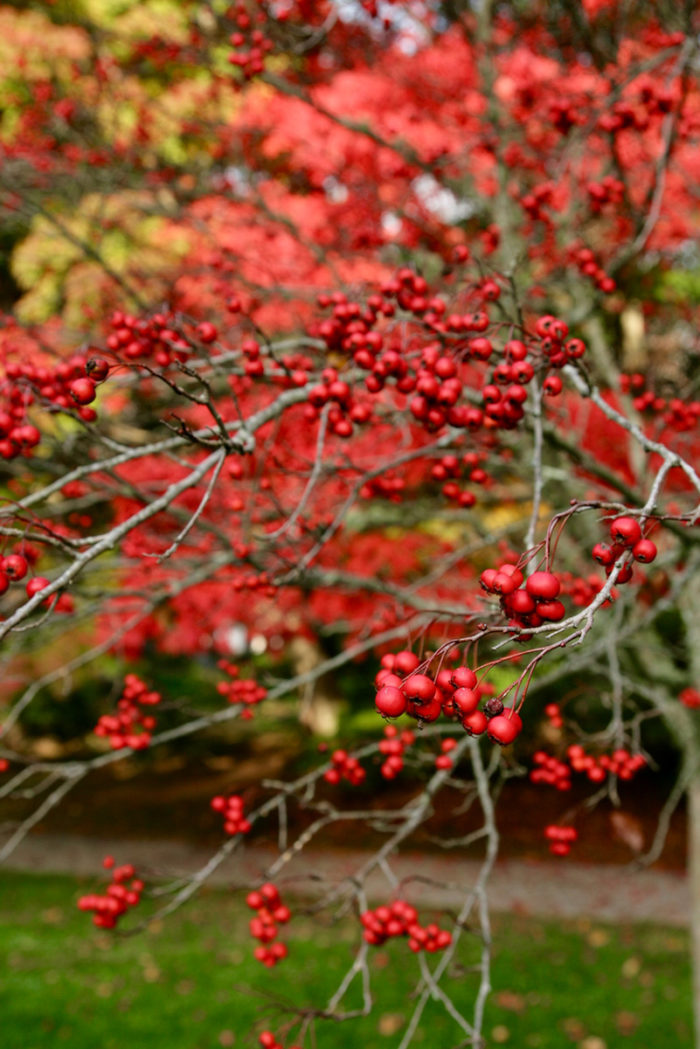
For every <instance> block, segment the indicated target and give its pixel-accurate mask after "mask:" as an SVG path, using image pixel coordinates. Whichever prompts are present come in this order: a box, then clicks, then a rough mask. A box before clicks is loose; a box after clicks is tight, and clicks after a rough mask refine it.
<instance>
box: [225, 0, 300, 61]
mask: <svg viewBox="0 0 700 1049" xmlns="http://www.w3.org/2000/svg"><path fill="white" fill-rule="evenodd" d="M256 6H257V8H258V10H256V11H255V14H254V15H251V13H250V10H249V8H248V7H246V5H245V4H244V3H242V2H241V0H238V3H236V4H232V5H231V7H229V9H228V10H227V12H226V17H227V18H228V19H229V20H230V21H232V22H233V24H234V25H235V27H236V28H235V30H234V32H233V33H231V35H230V37H229V41H230V43H231V45H232V47H233V48H234V50H233V52H232V53H231V54H230V55H229V56H228V60H229V62H230V63H231V65H232V66H236V67H237V68H238V69H240V71H241V73H242V74H243V79H244V80H252V79H253V77H255V76H259V75H260V73H262V71H263V69H264V59H265V55H266V54H269V52H270V51H272V50H273V49H274V46H275V45H274V43H273V41H272V40H270V39H269V37H267V36H266V35H265V33H263V31H262V29H260V26H263V25H265V24H266V22H267V17H266V15H265V11H264V8H263V7H262V5H256ZM275 17H276V20H278V21H280V22H281V21H284V20H285V17H286V16H285V13H284V11H281V10H278V12H277V14H276V16H275ZM256 26H257V28H255V27H256Z"/></svg>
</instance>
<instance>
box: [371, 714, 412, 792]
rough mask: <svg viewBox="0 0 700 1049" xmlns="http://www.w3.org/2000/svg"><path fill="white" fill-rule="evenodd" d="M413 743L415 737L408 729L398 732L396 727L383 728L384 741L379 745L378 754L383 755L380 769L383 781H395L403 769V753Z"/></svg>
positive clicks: (387, 726)
mask: <svg viewBox="0 0 700 1049" xmlns="http://www.w3.org/2000/svg"><path fill="white" fill-rule="evenodd" d="M415 741H416V737H415V736H414V734H413V733H412V732H411V730H410V729H404V730H403V732H399V730H398V729H397V728H396V725H386V726H385V728H384V739H383V740H381V742H380V744H379V753H380V754H383V755H384V761H383V762H382V765H381V769H380V771H381V774H382V776H383V777H384V779H396V777H397V776H398V774H399V772H401V771H402V769H403V755H404V751H405V750H406V747H410V746H411V744H412V743H415Z"/></svg>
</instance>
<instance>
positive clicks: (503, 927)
mask: <svg viewBox="0 0 700 1049" xmlns="http://www.w3.org/2000/svg"><path fill="white" fill-rule="evenodd" d="M95 887H96V885H95V883H94V882H93V883H91V884H90V885H89V886H88V885H86V884H85V883H82V884H81V885H78V884H77V883H76V882H75V880H72V879H69V878H65V877H56V876H46V875H40V876H36V875H27V874H8V873H4V874H3V875H2V878H1V880H0V900H1V901H2V903H1V904H0V939H1V940H2V943H3V947H4V954H5V957H6V958H7V960H8V962H9V966H8V971H7V974H6V977H5V978H4V980H3V986H2V989H1V990H0V1009H2V1016H3V1026H2V1032H3V1033H2V1045H3V1049H49V1047H51V1049H55V1046H57V1045H70V1047H71V1049H94V1046H96V1045H99V1046H100V1047H101V1049H123V1047H124V1046H127V1045H128V1046H129V1049H166V1047H167V1049H211V1047H217V1046H220V1045H221V1046H226V1045H234V1044H235V1045H237V1046H238V1045H252V1044H254V1042H253V1039H252V1037H251V1036H249V1035H248V1031H249V1030H251V1028H255V1025H257V1028H255V1029H257V1030H258V1031H259V1030H260V1029H262V1027H263V1026H264V1025H266V1024H264V1023H263V1018H267V1020H269V1019H270V1016H271V1013H272V1014H274V1005H273V1004H272V1002H271V999H272V1000H275V999H276V1000H278V1001H282V1002H284V1001H287V1002H291V1003H293V1004H294V1005H295V1006H299V1005H303V1003H305V1002H308V1003H312V1002H313V1004H314V1005H316V1006H318V1005H320V1004H322V1003H323V1001H324V999H325V998H326V997H327V996H329V995H330V994H331V993H332V991H333V990H334V989H335V987H336V986H337V984H338V983H339V981H340V979H341V978H342V975H343V974H344V972H345V970H346V968H347V966H348V965H349V963H350V961H351V959H352V955H353V948H354V946H355V945H356V944H357V938H358V928H357V924H356V923H355V922H354V921H352V920H350V919H346V920H343V921H342V922H340V923H338V924H336V925H328V926H326V927H323V928H321V929H320V930H319V928H318V926H317V925H316V924H314V926H313V927H312V926H311V925H310V923H308V922H307V921H306V919H304V918H303V917H297V918H294V919H293V921H292V923H291V925H290V927H289V933H288V935H286V937H285V938H287V939H288V942H289V945H290V953H291V954H292V955H293V958H294V964H292V963H291V959H290V962H288V963H286V964H285V963H282V965H283V966H284V969H283V970H282V969H278V970H275V976H277V975H278V974H279V978H278V979H273V981H272V984H271V983H270V978H269V973H268V970H267V969H264V968H263V967H262V966H260V965H258V964H257V963H256V962H254V961H253V960H252V957H251V956H252V945H251V940H250V937H249V936H248V932H247V928H246V922H247V918H246V915H244V914H242V913H241V910H240V908H238V907H234V906H232V903H233V900H232V896H231V893H230V892H227V893H222V892H220V891H217V892H208V893H205V894H204V895H203V896H202V897H201V898H199V899H198V900H197V901H195V902H194V903H193V904H191V905H189V906H188V907H186V908H185V909H183V910H181V911H179V912H177V913H176V914H175V915H173V916H172V917H171V918H169V919H168V921H167V922H166V923H165V924H163V925H158V926H155V927H151V928H150V929H149V930H148V931H147V932H146V933H145V934H144V935H142V936H138V937H134V938H132V937H127V938H122V937H120V936H118V935H117V936H114V935H105V934H104V933H98V932H96V931H95V930H93V929H92V928H91V926H90V924H89V918H88V917H87V916H86V915H84V914H82V913H80V912H78V911H77V909H76V908H75V900H76V898H77V896H78V894H79V893H80V892H82V891H85V890H91V889H92V888H95ZM496 926H497V928H496V933H497V935H496V942H497V944H498V947H497V949H496V953H495V959H494V984H495V986H496V987H498V988H499V992H498V993H497V994H496V995H495V997H494V999H493V1001H492V1002H491V1003H490V1005H489V1006H488V1008H487V1023H486V1034H487V1037H488V1038H489V1044H492V1045H493V1044H498V1043H501V1042H502V1043H503V1044H505V1045H512V1046H518V1047H523V1049H529V1047H531V1049H561V1047H562V1046H563V1045H568V1044H572V1045H581V1044H585V1042H584V1041H583V1040H584V1039H585V1038H586V1037H597V1038H600V1039H602V1040H603V1042H604V1043H605V1044H606V1045H607V1046H610V1047H612V1046H621V1045H626V1044H629V1045H630V1046H632V1045H670V1044H674V1045H686V1044H688V1039H689V1037H690V980H689V972H688V964H687V946H688V941H687V936H686V935H685V933H681V932H678V931H677V930H666V929H663V928H660V927H653V926H650V927H646V926H645V927H642V926H639V927H633V926H621V927H612V926H601V925H599V924H597V923H596V924H592V923H591V922H579V923H570V922H569V923H566V924H558V925H555V924H553V923H542V922H539V921H535V920H533V919H525V918H517V919H513V918H512V917H508V918H505V917H502V918H499V919H498V920H497V921H496ZM389 948H390V949H385V948H382V949H381V950H377V951H375V952H374V953H373V955H372V957H371V959H370V963H371V967H372V971H373V977H374V980H373V983H374V985H375V990H376V995H377V1010H376V1012H375V1013H374V1014H373V1015H372V1016H371V1017H368V1018H365V1019H361V1020H358V1021H355V1022H351V1023H349V1024H347V1025H345V1024H343V1025H340V1024H335V1025H330V1026H327V1027H324V1028H323V1031H322V1041H320V1042H319V1047H320V1049H321V1047H322V1049H336V1047H337V1049H341V1047H343V1049H345V1047H346V1046H348V1045H349V1044H353V1045H364V1046H367V1047H368V1049H380V1047H383V1046H386V1045H389V1044H393V1043H392V1042H391V1041H390V1040H389V1038H388V1037H387V1036H389V1035H391V1034H393V1033H395V1032H396V1031H397V1029H398V1023H399V1018H400V1017H401V1018H403V1020H405V1019H406V1018H407V1016H408V1015H409V1013H410V1008H411V999H410V997H409V995H410V992H411V991H412V989H413V986H414V981H415V978H416V976H417V973H418V969H417V965H416V963H415V960H414V959H413V958H409V959H408V962H407V960H406V959H407V955H408V951H407V949H406V944H405V943H403V942H396V943H392V944H390V945H389ZM470 980H471V978H470V977H469V976H468V975H467V974H465V973H463V972H456V973H455V979H453V980H451V981H450V983H451V985H452V993H455V991H456V994H457V998H458V999H459V994H460V991H459V986H460V984H461V985H462V986H463V987H464V1001H465V1004H466V1002H468V1001H469V997H468V996H469V994H470V992H471V990H472V988H471V982H470ZM356 999H357V1001H356ZM584 1001H585V1012H584V1011H583V1009H582V1003H583V1002H584ZM350 1004H359V995H355V998H353V996H352V994H351V996H350ZM278 1019H279V1023H278V1025H277V1028H275V1029H281V1027H282V1025H283V1023H284V1017H283V1016H280V1017H278ZM232 1035H233V1038H234V1039H235V1040H232V1038H231V1036H232ZM628 1036H631V1037H630V1040H629V1041H628V1040H627V1037H628ZM451 1039H452V1040H453V1039H454V1030H453V1026H452V1021H451V1020H450V1019H449V1018H448V1017H447V1016H446V1014H445V1012H444V1010H442V1009H441V1008H440V1007H439V1005H437V1004H436V1003H430V1005H429V1006H428V1008H427V1009H426V1012H425V1014H424V1017H423V1019H422V1021H421V1024H420V1027H419V1031H418V1037H417V1044H419V1045H424V1046H426V1047H427V1046H431V1047H434V1046H437V1045H440V1046H443V1045H444V1046H447V1045H452V1040H451Z"/></svg>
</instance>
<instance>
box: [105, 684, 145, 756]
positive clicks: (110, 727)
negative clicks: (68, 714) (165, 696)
mask: <svg viewBox="0 0 700 1049" xmlns="http://www.w3.org/2000/svg"><path fill="white" fill-rule="evenodd" d="M160 701H161V695H160V693H159V692H152V691H150V690H149V688H148V685H146V683H145V682H144V681H142V680H141V679H140V678H139V677H137V676H136V674H127V675H126V679H125V681H124V689H123V691H122V694H121V697H120V699H119V700H118V702H117V713H116V714H103V715H102V717H101V718H100V719H99V721H98V722H97V725H96V726H95V735H96V736H104V737H107V738H108V739H109V742H110V745H111V747H112V750H121V749H122V748H123V747H131V749H132V750H144V749H145V748H146V747H147V746H148V745H149V743H150V742H151V734H152V732H153V729H154V728H155V727H156V720H155V718H154V717H153V716H152V715H151V714H148V713H146V709H148V708H150V707H154V706H157V705H158V703H160Z"/></svg>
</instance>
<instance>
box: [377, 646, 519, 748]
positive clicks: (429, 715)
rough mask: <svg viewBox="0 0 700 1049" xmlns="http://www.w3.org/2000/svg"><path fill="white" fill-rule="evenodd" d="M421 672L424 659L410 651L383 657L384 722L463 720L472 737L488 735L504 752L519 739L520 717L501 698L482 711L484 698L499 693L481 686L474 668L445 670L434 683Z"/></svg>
mask: <svg viewBox="0 0 700 1049" xmlns="http://www.w3.org/2000/svg"><path fill="white" fill-rule="evenodd" d="M419 666H420V662H419V659H418V657H417V656H416V655H415V654H414V653H413V652H410V651H408V650H405V651H403V652H398V653H396V654H390V655H386V656H383V657H382V669H381V670H380V671H379V673H378V674H377V675H376V677H375V685H376V686H377V689H378V691H377V694H376V696H375V700H374V702H375V706H376V708H377V710H378V712H379V713H380V714H381V715H382V716H383V717H388V718H397V717H400V715H401V714H408V715H409V717H412V718H415V719H416V721H418V722H420V723H421V724H424V723H427V722H431V721H436V720H437V719H438V718H439V717H440V715H441V714H442V715H444V716H445V717H447V718H450V719H451V720H458V721H459V722H460V723H461V725H462V727H463V728H464V729H466V731H467V732H469V733H470V734H471V735H472V736H480V735H481V734H482V733H483V732H486V731H487V730H488V735H489V738H490V739H491V740H493V742H494V743H500V744H502V745H503V746H505V745H506V744H508V743H512V742H513V740H514V739H515V738H516V736H517V735H519V733H520V731H521V729H522V721H521V718H520V715H519V714H518V713H517V711H516V710H514V709H513V708H511V707H504V705H503V703H502V702H501V700H500V699H498V698H497V697H494V698H491V699H487V701H486V703H485V704H484V707H483V709H481V710H480V709H479V704H480V702H481V700H482V698H483V697H485V696H487V695H490V694H492V692H493V688H492V687H491V686H490V685H487V684H484V683H482V684H479V683H478V680H477V676H476V674H475V673H474V671H473V670H470V669H469V667H457V668H456V669H455V670H448V669H443V670H440V671H439V672H438V674H437V677H436V679H435V680H433V679H432V678H431V677H429V676H428V674H423V673H417V670H418V667H419ZM401 675H404V676H401Z"/></svg>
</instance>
